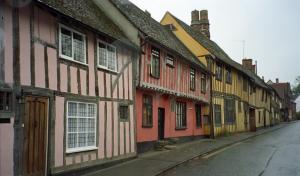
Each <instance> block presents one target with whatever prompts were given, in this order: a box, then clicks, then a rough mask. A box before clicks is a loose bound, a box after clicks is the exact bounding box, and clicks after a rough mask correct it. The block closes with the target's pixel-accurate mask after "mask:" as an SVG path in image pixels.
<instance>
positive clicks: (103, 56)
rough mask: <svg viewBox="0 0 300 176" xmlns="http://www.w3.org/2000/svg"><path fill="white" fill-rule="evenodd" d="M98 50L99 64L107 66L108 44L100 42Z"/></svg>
mask: <svg viewBox="0 0 300 176" xmlns="http://www.w3.org/2000/svg"><path fill="white" fill-rule="evenodd" d="M98 52H99V53H98V54H99V56H98V57H99V58H98V59H99V65H101V66H104V67H107V59H106V57H107V56H106V45H104V44H103V43H99V47H98Z"/></svg>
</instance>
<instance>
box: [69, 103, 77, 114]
mask: <svg viewBox="0 0 300 176" xmlns="http://www.w3.org/2000/svg"><path fill="white" fill-rule="evenodd" d="M76 115H77V104H76V103H71V102H69V103H68V116H76Z"/></svg>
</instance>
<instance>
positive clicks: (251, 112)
mask: <svg viewBox="0 0 300 176" xmlns="http://www.w3.org/2000/svg"><path fill="white" fill-rule="evenodd" d="M249 125H250V131H252V132H255V131H256V117H255V109H254V108H249ZM253 125H254V126H253Z"/></svg>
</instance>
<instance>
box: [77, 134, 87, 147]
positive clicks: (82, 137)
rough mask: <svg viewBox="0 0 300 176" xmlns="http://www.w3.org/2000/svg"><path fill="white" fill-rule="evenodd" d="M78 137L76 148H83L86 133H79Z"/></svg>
mask: <svg viewBox="0 0 300 176" xmlns="http://www.w3.org/2000/svg"><path fill="white" fill-rule="evenodd" d="M78 135H79V136H78V147H85V146H86V142H87V138H86V133H79V134H78Z"/></svg>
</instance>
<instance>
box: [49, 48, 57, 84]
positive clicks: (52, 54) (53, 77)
mask: <svg viewBox="0 0 300 176" xmlns="http://www.w3.org/2000/svg"><path fill="white" fill-rule="evenodd" d="M47 52H48V70H49V74H48V76H49V88H50V89H52V90H57V71H56V70H57V55H56V52H57V51H56V49H53V48H47Z"/></svg>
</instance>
